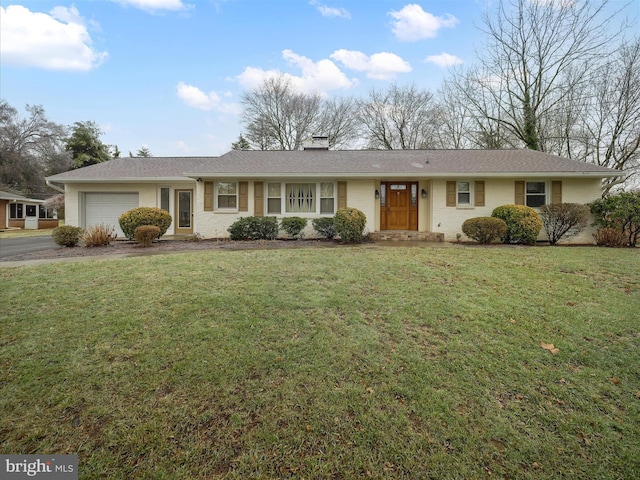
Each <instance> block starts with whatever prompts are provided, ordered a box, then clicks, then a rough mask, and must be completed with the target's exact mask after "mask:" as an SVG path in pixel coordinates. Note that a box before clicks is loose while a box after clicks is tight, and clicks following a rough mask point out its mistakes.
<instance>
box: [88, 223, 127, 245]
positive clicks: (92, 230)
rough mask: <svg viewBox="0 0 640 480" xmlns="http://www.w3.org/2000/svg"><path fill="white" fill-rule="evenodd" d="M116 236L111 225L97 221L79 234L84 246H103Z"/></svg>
mask: <svg viewBox="0 0 640 480" xmlns="http://www.w3.org/2000/svg"><path fill="white" fill-rule="evenodd" d="M116 238H118V234H117V233H116V229H115V227H114V226H112V225H105V224H104V223H99V224H98V225H92V226H90V227H88V228H87V229H86V230H85V231H84V232H82V234H81V235H80V240H82V243H84V246H85V247H105V246H107V245H109V244H110V243H111V242H112V241H114V240H115V239H116Z"/></svg>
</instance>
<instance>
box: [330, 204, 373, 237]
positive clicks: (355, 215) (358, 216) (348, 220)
mask: <svg viewBox="0 0 640 480" xmlns="http://www.w3.org/2000/svg"><path fill="white" fill-rule="evenodd" d="M333 223H334V226H335V229H336V232H337V233H338V235H339V236H340V240H342V241H343V242H345V243H361V242H362V240H363V239H364V228H365V226H366V224H367V217H366V216H365V214H364V213H362V212H361V211H360V210H358V209H357V208H351V207H347V208H341V209H339V210H338V211H337V212H336V216H335V218H334V222H333Z"/></svg>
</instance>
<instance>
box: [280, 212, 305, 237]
mask: <svg viewBox="0 0 640 480" xmlns="http://www.w3.org/2000/svg"><path fill="white" fill-rule="evenodd" d="M306 226H307V219H306V218H302V217H285V218H283V219H282V221H281V222H280V229H281V230H284V231H285V232H287V233H288V234H289V235H291V236H292V237H293V238H295V239H296V240H300V239H301V238H303V237H304V229H305V227H306Z"/></svg>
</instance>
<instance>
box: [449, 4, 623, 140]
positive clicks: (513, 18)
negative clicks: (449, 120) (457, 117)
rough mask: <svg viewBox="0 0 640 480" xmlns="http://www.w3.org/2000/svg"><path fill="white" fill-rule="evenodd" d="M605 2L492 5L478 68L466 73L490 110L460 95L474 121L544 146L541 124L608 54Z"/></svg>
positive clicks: (469, 95)
mask: <svg viewBox="0 0 640 480" xmlns="http://www.w3.org/2000/svg"><path fill="white" fill-rule="evenodd" d="M608 3H609V0H599V1H595V0H585V1H583V2H572V1H568V0H546V1H544V2H542V1H529V0H510V1H509V0H499V1H498V2H497V6H496V10H495V12H491V13H487V14H486V15H485V17H484V25H485V28H484V33H485V34H486V35H487V37H488V44H487V45H486V47H485V48H484V49H483V51H482V53H481V54H480V55H479V57H480V58H479V60H480V62H481V64H482V65H483V68H482V69H476V70H470V71H469V72H468V75H471V76H474V77H475V78H473V80H474V81H475V82H472V83H475V88H477V89H481V90H483V95H481V98H487V97H490V98H491V101H492V103H493V105H494V107H495V109H496V110H495V111H494V112H487V111H483V109H482V108H481V106H480V105H477V103H476V102H477V98H478V95H477V92H475V91H469V90H462V91H461V93H462V94H463V95H464V96H465V98H466V99H467V100H468V101H469V102H470V103H471V105H473V106H474V107H475V108H476V109H477V110H478V114H479V115H481V116H485V118H487V119H488V120H491V121H492V122H494V123H497V124H499V125H501V126H502V127H504V128H506V129H507V130H509V131H510V132H511V133H512V134H513V135H514V136H515V137H516V138H517V139H518V140H519V141H520V142H522V144H523V145H524V146H526V147H527V148H531V149H534V150H543V149H544V147H545V146H546V142H547V140H548V139H547V138H546V137H545V136H544V135H545V131H544V129H543V128H542V127H543V125H542V124H541V122H543V121H544V120H543V119H548V118H550V117H553V116H554V115H556V113H557V112H558V110H559V108H560V107H561V106H562V105H563V103H564V104H566V100H567V98H568V97H569V96H570V95H571V94H572V92H573V89H575V88H580V87H582V86H584V85H585V84H586V83H587V82H588V81H589V78H590V77H589V75H590V73H591V72H592V71H593V70H592V69H593V67H594V64H597V61H598V56H599V55H605V56H606V55H607V52H608V51H610V50H611V40H612V38H613V37H614V35H615V32H613V33H612V32H611V31H610V30H608V27H609V26H610V24H611V23H612V18H613V17H612V16H610V15H607V14H606V13H605V6H606V5H607V4H608ZM478 75H480V76H478ZM568 79H570V81H568ZM459 83H460V82H459Z"/></svg>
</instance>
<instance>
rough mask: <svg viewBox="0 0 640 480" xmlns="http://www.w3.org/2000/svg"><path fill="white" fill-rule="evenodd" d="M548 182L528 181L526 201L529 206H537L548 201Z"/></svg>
mask: <svg viewBox="0 0 640 480" xmlns="http://www.w3.org/2000/svg"><path fill="white" fill-rule="evenodd" d="M546 187H547V183H546V182H527V183H526V186H525V194H524V195H525V201H524V204H525V205H526V206H527V207H532V208H537V207H541V206H543V205H544V204H546V203H547V192H546V190H547V188H546Z"/></svg>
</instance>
